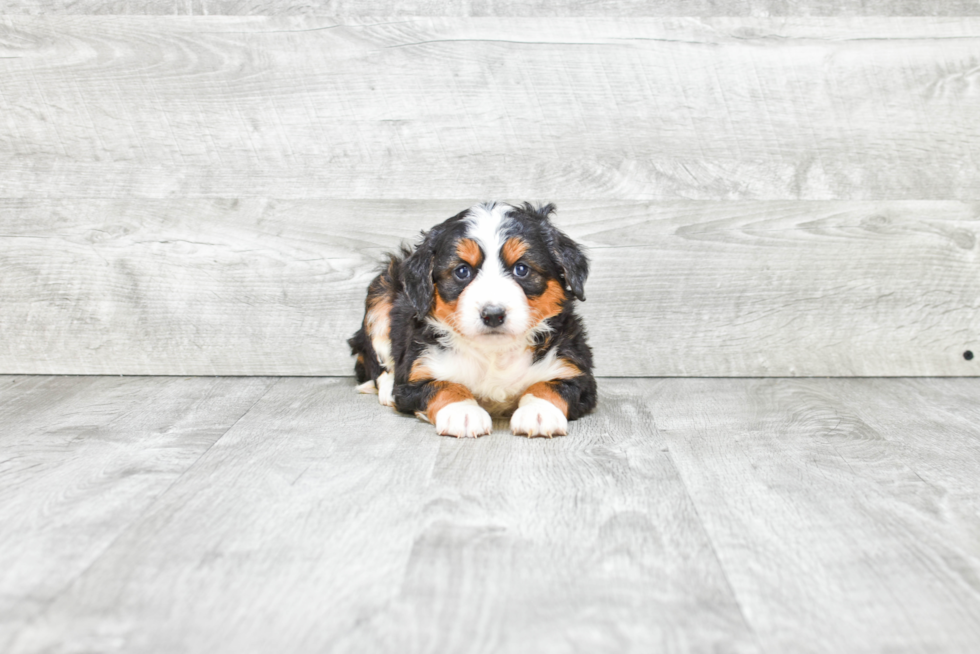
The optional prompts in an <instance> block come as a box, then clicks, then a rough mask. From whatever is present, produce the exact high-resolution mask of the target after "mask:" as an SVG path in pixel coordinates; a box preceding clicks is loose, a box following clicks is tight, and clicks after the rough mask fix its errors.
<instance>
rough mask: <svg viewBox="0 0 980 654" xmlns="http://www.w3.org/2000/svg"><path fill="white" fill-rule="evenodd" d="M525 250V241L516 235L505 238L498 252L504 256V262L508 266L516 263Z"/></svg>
mask: <svg viewBox="0 0 980 654" xmlns="http://www.w3.org/2000/svg"><path fill="white" fill-rule="evenodd" d="M525 252H527V242H525V241H524V239H522V238H517V237H516V236H511V237H510V238H509V239H507V242H506V243H504V247H502V248H500V254H501V255H503V257H504V264H505V265H506V266H507V267H508V268H510V267H511V266H513V265H514V264H515V263H517V260H518V259H520V258H521V257H523V256H524V253H525Z"/></svg>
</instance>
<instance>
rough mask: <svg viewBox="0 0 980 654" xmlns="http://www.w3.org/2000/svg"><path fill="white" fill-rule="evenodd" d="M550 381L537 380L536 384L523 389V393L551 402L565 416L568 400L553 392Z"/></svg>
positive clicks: (566, 415) (566, 414)
mask: <svg viewBox="0 0 980 654" xmlns="http://www.w3.org/2000/svg"><path fill="white" fill-rule="evenodd" d="M552 383H553V382H538V383H537V384H532V385H531V386H529V387H528V389H527V390H526V391H524V394H525V395H533V396H534V397H537V398H540V399H542V400H546V401H548V402H551V403H552V404H554V405H555V406H556V407H558V410H559V411H561V412H562V413H563V414H565V417H566V418H567V417H568V402H566V401H565V400H563V399H561V395H559V394H558V393H556V392H555V389H554V388H553V387H552Z"/></svg>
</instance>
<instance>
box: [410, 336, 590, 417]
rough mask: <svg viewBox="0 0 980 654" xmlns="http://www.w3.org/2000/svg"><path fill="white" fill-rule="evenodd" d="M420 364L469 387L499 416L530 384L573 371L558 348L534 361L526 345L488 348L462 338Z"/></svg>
mask: <svg viewBox="0 0 980 654" xmlns="http://www.w3.org/2000/svg"><path fill="white" fill-rule="evenodd" d="M420 363H423V364H424V365H425V366H426V367H427V368H428V369H429V370H430V371H431V373H432V376H433V378H434V379H436V380H440V381H450V382H455V383H457V384H462V385H463V386H466V388H468V389H470V391H471V392H472V393H473V396H474V397H476V400H477V402H479V403H480V405H481V406H482V407H483V408H485V409H486V410H487V411H489V412H490V413H492V414H496V415H502V414H505V413H507V412H509V411H512V410H513V409H514V408H515V407H516V406H517V402H518V400H520V397H521V395H522V394H523V393H524V391H525V390H526V389H527V388H528V386H531V385H532V384H536V383H538V382H542V381H550V380H552V379H561V378H566V377H569V376H570V373H571V371H570V370H569V369H568V368H567V367H566V366H565V365H564V363H563V362H562V361H561V360H560V359H558V358H557V357H556V356H555V352H554V351H551V352H549V353H548V354H547V355H546V356H545V357H543V358H542V359H541V360H540V361H537V362H534V361H533V354H532V351H531V349H530V348H528V347H526V346H525V345H524V344H520V346H517V347H511V348H494V349H488V348H482V347H479V346H477V345H475V344H473V343H471V342H469V341H464V340H461V339H460V340H455V339H454V342H453V343H452V346H451V347H448V348H446V349H440V348H431V349H430V350H429V351H427V352H426V353H425V354H423V355H422V357H421V361H420Z"/></svg>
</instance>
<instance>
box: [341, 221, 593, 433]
mask: <svg viewBox="0 0 980 654" xmlns="http://www.w3.org/2000/svg"><path fill="white" fill-rule="evenodd" d="M554 210H555V207H554V205H551V204H549V205H546V206H543V207H539V208H535V207H533V206H531V205H530V204H524V205H521V206H514V205H509V204H504V203H487V204H479V205H476V206H474V207H472V208H470V209H468V210H466V211H463V212H461V213H459V214H457V215H456V216H453V217H452V218H450V219H448V220H446V221H445V222H443V223H441V224H439V225H436V226H435V227H433V228H432V229H430V230H429V231H428V232H423V238H422V242H421V243H420V244H419V245H417V246H416V247H415V249H414V250H410V249H408V248H406V247H404V246H403V247H402V251H401V253H400V254H396V255H390V259H389V261H388V262H387V265H386V266H384V268H383V270H382V271H381V273H380V274H379V275H378V276H377V277H376V278H375V279H374V280H373V281H372V282H371V284H370V285H369V286H368V294H367V301H366V310H365V313H364V321H363V323H362V325H361V329H360V330H358V332H357V333H356V334H354V336H353V337H352V338H351V339H350V340H349V341H348V343H349V344H350V346H351V350H352V353H353V354H354V355H355V356H356V357H357V363H356V364H355V366H354V371H355V373H356V374H357V381H358V382H359V383H360V385H359V386H358V390H359V391H361V392H363V393H373V392H377V393H378V396H379V400H380V402H381V404H384V405H386V406H394V407H395V408H396V409H398V410H399V411H402V412H404V413H414V414H415V415H417V416H418V417H420V418H422V419H423V420H427V421H428V422H431V423H432V424H434V425H435V426H436V431H437V432H438V433H440V434H443V435H449V436H457V437H474V436H481V435H483V434H489V433H490V432H491V430H492V429H493V423H492V420H491V414H492V415H498V416H504V415H508V414H512V415H511V419H510V428H511V430H512V431H513V432H514V433H515V434H526V435H527V436H529V437H531V436H548V437H551V436H553V435H557V434H565V433H566V432H567V429H568V420H575V419H576V418H578V417H580V416H582V415H584V414H585V413H588V412H589V411H591V410H592V409H593V408H594V407H595V404H596V384H595V378H594V377H593V376H592V351H591V349H590V348H589V345H588V343H587V342H586V334H585V329H584V327H583V326H582V322H581V320H580V319H579V317H578V316H577V315H575V310H574V304H575V300H576V299H578V300H583V301H584V300H585V293H584V288H583V287H584V285H585V280H586V277H588V273H589V262H588V259H587V258H586V257H585V255H584V254H583V253H582V250H581V248H579V246H578V245H577V244H576V243H575V242H574V241H573V240H572V239H570V238H569V237H568V236H566V235H565V234H564V233H562V232H561V231H559V230H558V229H557V228H556V227H555V226H554V225H552V224H551V220H550V215H551V214H552V213H553V212H554Z"/></svg>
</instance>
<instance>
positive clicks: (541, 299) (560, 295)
mask: <svg viewBox="0 0 980 654" xmlns="http://www.w3.org/2000/svg"><path fill="white" fill-rule="evenodd" d="M564 302H565V289H563V288H562V287H561V284H559V283H558V282H557V281H556V280H554V279H549V280H548V286H547V288H545V291H544V293H542V294H541V295H539V296H538V297H533V298H528V301H527V303H528V305H530V307H531V316H532V317H533V318H534V322H535V323H539V322H541V321H542V320H545V319H546V318H550V317H552V316H557V315H558V314H559V313H561V306H562V304H563V303H564Z"/></svg>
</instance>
